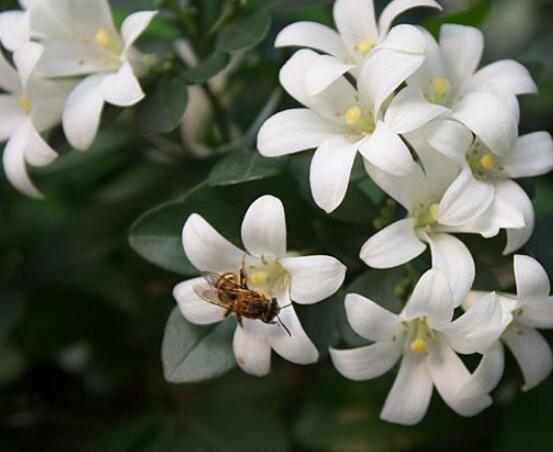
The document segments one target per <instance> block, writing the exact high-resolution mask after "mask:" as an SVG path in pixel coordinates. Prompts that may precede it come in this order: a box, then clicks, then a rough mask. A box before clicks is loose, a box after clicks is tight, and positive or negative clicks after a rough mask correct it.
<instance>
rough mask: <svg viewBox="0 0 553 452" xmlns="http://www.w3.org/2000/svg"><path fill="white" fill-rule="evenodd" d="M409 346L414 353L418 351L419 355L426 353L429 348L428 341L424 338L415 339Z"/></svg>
mask: <svg viewBox="0 0 553 452" xmlns="http://www.w3.org/2000/svg"><path fill="white" fill-rule="evenodd" d="M409 348H410V349H411V351H412V352H413V353H418V354H419V355H422V354H423V353H426V350H427V348H426V342H425V341H424V339H422V338H418V339H415V340H414V341H413V342H411V344H410V345H409Z"/></svg>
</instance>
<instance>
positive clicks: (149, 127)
mask: <svg viewBox="0 0 553 452" xmlns="http://www.w3.org/2000/svg"><path fill="white" fill-rule="evenodd" d="M187 103H188V86H187V84H186V80H185V79H184V78H183V77H182V76H166V77H163V78H161V79H160V80H159V81H158V82H156V83H155V84H154V85H153V87H152V89H151V90H149V92H148V93H147V94H146V98H145V99H144V100H143V101H142V102H141V103H140V104H138V107H137V111H136V115H137V116H136V119H137V122H138V126H139V127H140V128H141V129H142V130H144V131H147V132H158V133H169V132H172V131H173V130H175V129H176V128H177V127H178V126H179V125H180V124H181V122H182V118H183V116H184V113H185V111H186V106H187Z"/></svg>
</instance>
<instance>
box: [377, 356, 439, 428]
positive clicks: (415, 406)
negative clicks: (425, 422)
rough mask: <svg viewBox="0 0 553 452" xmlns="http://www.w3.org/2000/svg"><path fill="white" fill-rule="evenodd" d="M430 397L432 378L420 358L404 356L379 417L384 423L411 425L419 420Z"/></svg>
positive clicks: (426, 408)
mask: <svg viewBox="0 0 553 452" xmlns="http://www.w3.org/2000/svg"><path fill="white" fill-rule="evenodd" d="M431 397H432V377H431V376H430V373H429V372H428V368H427V365H426V362H425V359H424V358H423V357H422V356H421V355H415V354H414V353H407V354H405V355H404V356H403V359H402V360H401V365H400V367H399V372H398V374H397V377H396V379H395V381H394V384H393V386H392V389H391V390H390V392H389V393H388V397H387V398H386V403H385V404H384V408H383V409H382V412H381V413H380V418H381V419H382V420H384V421H387V422H394V423H397V424H403V425H414V424H417V423H418V422H420V421H421V420H422V418H423V417H424V415H425V414H426V411H427V410H428V405H430V399H431Z"/></svg>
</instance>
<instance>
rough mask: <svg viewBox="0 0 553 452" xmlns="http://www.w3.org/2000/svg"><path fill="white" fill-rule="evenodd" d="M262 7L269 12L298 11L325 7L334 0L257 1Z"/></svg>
mask: <svg viewBox="0 0 553 452" xmlns="http://www.w3.org/2000/svg"><path fill="white" fill-rule="evenodd" d="M255 3H260V7H261V8H263V9H264V10H265V11H267V12H269V11H270V12H277V13H279V12H286V11H293V10H297V9H305V8H315V7H324V6H326V5H330V4H331V3H332V0H257V1H256V2H255Z"/></svg>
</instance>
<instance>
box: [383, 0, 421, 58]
mask: <svg viewBox="0 0 553 452" xmlns="http://www.w3.org/2000/svg"><path fill="white" fill-rule="evenodd" d="M400 1H403V0H400ZM392 3H393V2H392ZM392 3H390V5H392ZM387 33H388V34H387V35H384V34H382V35H381V39H383V41H382V42H381V43H380V45H379V46H378V47H379V48H381V49H389V50H396V51H398V52H402V53H411V54H416V55H424V54H425V53H426V50H427V47H428V41H427V39H426V36H425V34H424V32H423V31H422V30H421V29H419V28H418V27H416V26H414V25H409V24H400V25H397V26H395V27H394V28H392V29H391V30H390V31H389V32H387Z"/></svg>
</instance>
